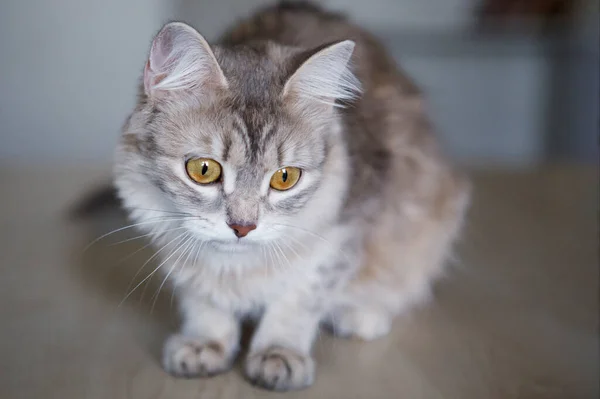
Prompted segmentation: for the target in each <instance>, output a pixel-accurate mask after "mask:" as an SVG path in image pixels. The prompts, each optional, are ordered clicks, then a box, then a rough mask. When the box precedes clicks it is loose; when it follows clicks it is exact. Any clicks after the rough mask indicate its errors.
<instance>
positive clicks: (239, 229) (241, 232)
mask: <svg viewBox="0 0 600 399" xmlns="http://www.w3.org/2000/svg"><path fill="white" fill-rule="evenodd" d="M227 225H228V226H229V227H230V228H231V230H233V232H234V233H235V235H236V236H238V237H239V238H242V237H246V236H247V235H248V233H250V232H251V231H252V230H255V229H256V225H255V224H246V225H241V224H234V223H232V224H229V223H227Z"/></svg>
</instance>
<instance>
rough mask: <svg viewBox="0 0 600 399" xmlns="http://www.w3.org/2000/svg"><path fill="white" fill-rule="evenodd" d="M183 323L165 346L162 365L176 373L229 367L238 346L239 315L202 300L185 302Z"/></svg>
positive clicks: (213, 371) (193, 374) (190, 374)
mask: <svg viewBox="0 0 600 399" xmlns="http://www.w3.org/2000/svg"><path fill="white" fill-rule="evenodd" d="M182 310H183V318H184V321H183V326H182V328H181V330H180V332H179V333H177V334H173V335H171V336H170V337H169V338H168V339H167V341H166V342H165V345H164V349H163V367H164V368H165V370H166V371H167V372H169V373H170V374H172V375H174V376H176V377H186V378H190V377H209V376H212V375H215V374H219V373H222V372H224V371H227V370H228V369H229V368H230V367H231V365H232V363H233V361H234V359H235V356H236V354H237V352H238V350H239V339H240V325H239V321H238V320H237V319H236V317H235V316H234V315H233V314H232V313H230V312H227V311H224V310H221V309H218V308H216V307H214V306H212V305H210V304H208V303H206V302H202V301H199V300H184V301H183V302H182Z"/></svg>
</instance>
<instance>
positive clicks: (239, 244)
mask: <svg viewBox="0 0 600 399" xmlns="http://www.w3.org/2000/svg"><path fill="white" fill-rule="evenodd" d="M257 244H258V243H257V242H252V241H250V240H247V239H237V240H226V241H225V240H212V241H209V242H208V243H207V245H209V246H210V247H212V248H213V249H216V250H218V251H222V252H245V251H249V250H252V249H253V248H256V246H257Z"/></svg>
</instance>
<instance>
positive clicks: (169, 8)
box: [0, 0, 599, 167]
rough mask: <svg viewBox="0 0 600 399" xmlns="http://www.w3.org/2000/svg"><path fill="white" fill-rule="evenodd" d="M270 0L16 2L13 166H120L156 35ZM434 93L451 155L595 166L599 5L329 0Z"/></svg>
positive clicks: (7, 55) (7, 110)
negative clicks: (125, 130)
mask: <svg viewBox="0 0 600 399" xmlns="http://www.w3.org/2000/svg"><path fill="white" fill-rule="evenodd" d="M268 3H270V1H268V0H219V1H202V0H127V1H122V0H105V1H102V2H89V1H81V0H54V1H52V2H50V1H46V0H18V1H17V0H3V1H2V2H1V5H0V54H1V56H0V162H2V163H3V164H5V163H18V162H19V161H21V160H23V158H24V157H25V156H27V157H35V158H36V160H37V162H38V163H39V162H43V163H67V164H77V163H87V164H90V163H95V164H96V163H97V164H99V165H103V164H109V163H110V161H111V158H112V153H113V149H114V147H115V143H116V140H117V138H118V135H119V129H120V127H121V124H122V123H123V121H124V119H125V117H126V115H127V113H128V112H130V110H131V108H132V106H133V104H134V96H135V91H136V82H137V79H138V78H139V76H140V74H141V71H142V67H143V65H144V61H145V57H146V54H147V51H148V48H149V44H150V42H151V39H152V36H153V35H154V34H155V33H156V32H157V30H158V29H159V28H160V27H161V25H162V24H163V23H165V22H167V21H169V20H184V21H186V22H189V23H190V24H192V25H193V26H195V27H196V28H197V29H198V30H199V31H200V32H201V33H202V34H204V35H205V36H206V37H207V38H208V39H209V40H211V39H212V40H214V39H216V38H217V37H218V35H219V34H220V32H222V31H223V30H224V28H226V27H227V26H228V25H229V24H231V23H232V22H234V21H235V20H236V19H237V18H239V17H242V16H245V15H247V14H248V13H250V12H251V11H252V10H254V9H255V8H256V7H257V6H260V5H263V4H268ZM321 3H322V4H324V5H326V6H327V7H328V8H331V9H334V10H339V11H342V12H344V13H346V14H348V15H350V16H351V17H352V18H353V19H354V20H355V21H357V22H358V23H360V24H361V25H363V26H365V27H366V28H368V29H370V30H371V31H373V32H374V33H375V34H376V35H378V36H379V37H380V38H381V39H382V40H383V41H384V42H385V43H386V44H387V45H388V47H389V49H390V50H391V51H392V53H393V55H394V56H395V57H396V59H397V60H398V62H399V63H400V64H401V65H402V66H403V67H404V68H405V69H406V70H407V71H408V73H409V74H410V75H411V76H412V77H413V78H414V79H415V80H416V81H417V82H418V84H419V85H420V86H421V88H422V89H423V91H424V92H425V93H426V97H427V101H428V104H429V109H430V114H431V117H432V119H433V120H434V122H435V123H436V125H437V127H438V131H439V135H440V137H441V139H442V141H443V142H444V144H445V146H446V148H447V150H448V152H449V153H450V154H451V155H452V156H454V158H455V159H457V160H458V161H459V162H461V163H464V164H467V165H475V166H483V167H488V166H492V167H527V166H531V165H536V164H539V163H540V162H546V161H556V160H565V159H568V160H576V161H581V162H590V161H592V162H594V161H596V160H597V156H598V109H599V102H598V93H599V79H598V71H599V61H598V59H599V49H598V48H599V46H598V37H599V32H598V13H599V11H598V8H599V6H598V3H599V1H598V0H558V1H557V0H540V1H536V0H522V1H520V0H482V1H480V0H369V1H362V0H329V1H322V2H321Z"/></svg>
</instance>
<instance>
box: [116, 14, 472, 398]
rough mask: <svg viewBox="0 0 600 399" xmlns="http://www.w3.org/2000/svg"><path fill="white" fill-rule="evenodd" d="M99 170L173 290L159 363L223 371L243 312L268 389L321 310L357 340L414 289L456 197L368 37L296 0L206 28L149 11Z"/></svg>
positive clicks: (440, 250)
mask: <svg viewBox="0 0 600 399" xmlns="http://www.w3.org/2000/svg"><path fill="white" fill-rule="evenodd" d="M115 176H116V186H117V189H118V193H119V196H120V198H121V199H122V201H123V203H124V206H125V208H126V209H127V210H128V212H129V214H130V216H131V218H132V219H133V220H134V221H135V222H136V223H139V228H140V229H142V230H143V231H144V232H145V233H148V234H153V235H154V237H153V239H154V241H155V243H156V245H157V250H158V251H159V252H160V255H162V259H161V260H162V261H161V262H160V266H159V267H158V268H157V270H155V272H164V273H165V277H168V279H169V280H170V281H171V282H172V283H173V284H174V287H175V289H176V293H177V296H178V299H179V306H180V310H181V313H182V316H183V325H182V327H181V330H180V331H179V332H178V333H177V334H174V335H172V336H171V337H170V338H169V339H168V340H167V342H166V344H165V346H164V355H163V362H164V368H165V369H166V370H167V371H168V372H169V373H171V374H173V375H175V376H183V377H192V376H199V377H206V376H211V375H215V374H218V373H222V372H224V371H226V370H228V369H229V368H230V367H231V365H232V363H233V361H234V359H235V358H236V355H237V353H238V350H239V340H240V321H241V320H244V319H247V318H251V319H254V320H256V322H257V328H256V330H255V332H254V335H253V339H252V341H251V344H250V347H249V351H248V355H247V357H246V358H245V363H244V370H245V374H246V376H247V377H248V379H249V380H250V381H251V382H253V383H254V384H256V385H259V386H261V387H264V388H268V389H272V390H279V391H283V390H291V389H300V388H304V387H307V386H309V385H311V384H312V382H313V380H314V376H315V365H314V361H313V359H312V357H311V346H312V343H313V340H314V338H315V335H316V334H317V330H318V328H319V325H321V324H324V325H327V326H328V327H329V328H330V329H331V330H332V331H333V332H334V333H335V334H337V335H340V336H345V337H356V338H359V339H363V340H372V339H375V338H378V337H381V336H383V335H385V334H387V333H388V332H389V331H390V328H391V324H392V320H393V317H394V316H396V315H398V314H399V313H402V312H405V311H406V310H407V309H408V308H409V307H411V306H412V305H415V304H417V303H419V302H423V301H425V300H426V299H428V297H429V294H430V289H431V285H432V282H433V281H434V280H435V279H436V278H437V277H438V276H440V275H441V274H442V271H443V264H444V261H445V259H446V258H447V256H448V254H449V251H450V248H451V244H452V242H453V240H454V238H455V236H456V235H457V232H458V230H459V228H460V225H461V222H462V219H463V213H464V210H465V208H466V204H467V202H468V184H467V183H466V181H465V180H464V178H462V177H461V176H460V175H459V174H457V172H455V171H453V169H452V168H451V167H450V166H449V165H448V164H447V163H446V161H445V160H444V158H443V157H442V156H441V154H440V152H439V150H438V146H437V144H436V141H435V140H434V138H433V136H432V134H431V127H430V125H429V123H428V121H427V118H426V117H425V115H424V113H423V111H422V109H421V101H420V95H419V92H418V90H417V89H416V88H415V87H414V86H413V85H412V84H411V83H410V81H409V80H408V79H406V78H405V77H404V76H403V75H402V74H401V73H400V71H399V70H398V69H397V67H396V66H395V64H394V62H393V61H392V59H391V58H390V57H389V56H388V55H387V54H386V52H385V51H384V49H383V48H382V46H381V45H380V44H379V43H378V42H377V41H376V40H375V39H374V38H373V37H372V36H371V35H370V34H368V33H366V32H365V31H363V30H361V29H360V28H358V27H356V26H355V25H353V24H351V23H349V22H347V21H346V20H345V19H344V18H342V17H340V16H338V15H334V14H331V13H327V12H325V11H322V10H320V9H318V8H317V7H315V6H311V5H308V4H298V3H294V4H293V5H292V4H285V3H283V4H280V5H277V6H273V7H270V8H267V9H264V10H262V11H260V12H258V14H256V15H255V16H253V17H252V18H251V19H248V20H246V21H243V22H241V23H239V24H237V25H236V26H235V27H234V28H233V29H232V30H231V31H230V32H228V33H227V34H225V35H224V36H223V37H222V39H221V40H220V41H219V42H218V43H216V44H214V45H209V44H208V43H207V42H206V40H204V38H203V37H202V36H201V35H200V34H199V33H198V32H197V31H196V30H194V29H193V28H191V27H190V26H188V25H185V24H183V23H170V24H167V25H166V26H165V27H163V28H162V30H161V31H160V32H159V33H158V34H157V36H156V38H155V39H154V41H153V43H152V47H151V50H150V55H149V58H148V61H147V63H146V66H145V70H144V77H143V85H142V88H141V91H140V96H139V102H138V105H137V107H136V108H135V110H134V112H133V113H132V115H131V116H130V118H129V119H128V121H127V123H126V124H125V126H124V131H123V137H122V141H121V143H120V146H119V149H118V152H117V162H116V167H115Z"/></svg>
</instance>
